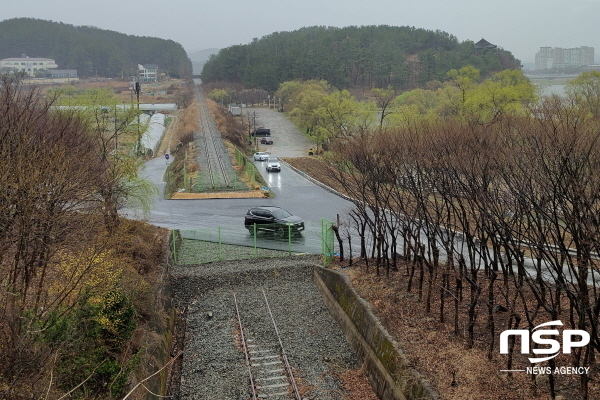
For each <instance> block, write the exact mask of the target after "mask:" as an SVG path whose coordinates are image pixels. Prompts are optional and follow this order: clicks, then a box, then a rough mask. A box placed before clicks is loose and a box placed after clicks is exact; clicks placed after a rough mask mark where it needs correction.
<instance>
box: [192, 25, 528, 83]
mask: <svg viewBox="0 0 600 400" xmlns="http://www.w3.org/2000/svg"><path fill="white" fill-rule="evenodd" d="M466 65H472V66H474V67H475V68H477V69H478V70H479V71H481V73H482V75H484V76H487V75H489V74H490V73H492V72H497V71H501V70H504V69H515V68H519V67H520V62H519V61H518V60H517V59H515V58H514V57H513V55H512V54H511V53H510V52H508V51H505V50H502V49H490V50H485V51H477V50H475V46H474V43H473V42H472V41H469V40H467V41H464V42H459V41H458V40H457V38H456V37H455V36H453V35H451V34H449V33H446V32H442V31H439V30H437V31H431V30H425V29H417V28H414V27H407V26H403V27H394V26H387V25H381V26H361V27H356V26H350V27H346V28H334V27H322V26H315V27H308V28H302V29H299V30H297V31H293V32H275V33H272V34H271V35H267V36H264V37H263V38H261V39H254V40H253V41H252V42H251V43H249V44H246V45H236V46H231V47H228V48H225V49H221V51H219V53H218V54H217V55H215V56H212V57H211V58H210V60H209V61H208V62H207V63H206V64H205V65H204V68H203V70H202V74H201V78H202V81H203V82H204V83H211V82H218V81H227V82H233V83H242V84H244V85H245V86H246V87H260V88H263V89H266V90H269V91H272V90H275V89H277V87H278V86H279V84H280V83H282V82H285V81H289V80H295V79H302V80H310V79H317V80H326V81H327V82H329V84H331V85H332V86H335V87H337V88H339V89H344V88H351V87H369V88H373V87H380V88H383V87H387V86H389V85H392V86H395V87H399V88H408V87H418V86H422V85H424V84H425V83H426V82H429V81H432V80H443V79H444V78H445V76H446V73H447V72H448V71H449V70H451V69H460V68H462V67H464V66H466Z"/></svg>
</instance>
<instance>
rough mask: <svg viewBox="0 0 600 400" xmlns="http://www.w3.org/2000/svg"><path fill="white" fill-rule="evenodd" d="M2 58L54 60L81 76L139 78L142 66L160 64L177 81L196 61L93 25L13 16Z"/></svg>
mask: <svg viewBox="0 0 600 400" xmlns="http://www.w3.org/2000/svg"><path fill="white" fill-rule="evenodd" d="M0 36H1V37H2V40H1V41H0V58H9V57H21V55H22V54H26V55H27V56H30V57H43V58H51V59H54V60H55V61H56V63H57V64H58V66H59V68H60V69H76V70H77V73H78V75H79V76H80V77H82V78H87V77H92V76H101V77H122V76H125V77H128V76H134V75H137V65H138V64H142V65H144V64H156V65H158V67H159V68H161V69H164V70H165V72H166V73H167V74H168V75H169V76H171V77H175V78H183V79H185V78H190V77H191V74H192V63H191V61H190V59H189V58H188V56H187V53H186V51H185V50H184V49H183V47H182V46H181V44H179V43H177V42H174V41H173V40H165V39H160V38H155V37H146V36H144V37H141V36H134V35H126V34H122V33H118V32H114V31H109V30H104V29H99V28H96V27H91V26H74V25H70V24H65V23H60V22H52V21H45V20H40V19H34V18H13V19H8V20H5V21H1V22H0Z"/></svg>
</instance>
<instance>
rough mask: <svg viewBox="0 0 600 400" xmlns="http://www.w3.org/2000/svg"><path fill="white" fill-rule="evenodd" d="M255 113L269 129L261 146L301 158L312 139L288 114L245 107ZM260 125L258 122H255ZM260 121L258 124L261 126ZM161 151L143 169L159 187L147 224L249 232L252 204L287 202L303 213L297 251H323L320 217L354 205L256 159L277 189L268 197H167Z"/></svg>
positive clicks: (276, 153)
mask: <svg viewBox="0 0 600 400" xmlns="http://www.w3.org/2000/svg"><path fill="white" fill-rule="evenodd" d="M245 112H251V113H252V114H253V115H254V113H255V112H256V119H257V121H260V124H261V125H262V126H265V127H268V128H271V132H272V138H273V140H274V144H273V145H269V146H261V148H260V151H267V152H269V153H271V154H272V155H274V156H277V157H299V156H304V155H306V154H307V151H308V149H309V148H310V147H311V143H310V142H309V141H308V140H307V139H306V138H305V137H304V136H303V135H302V134H301V133H300V132H299V131H298V130H297V129H296V127H295V126H294V125H293V124H291V123H290V122H289V121H287V119H286V118H285V116H284V114H282V113H279V112H277V111H274V110H267V109H264V108H263V109H246V111H245ZM257 124H258V122H257ZM257 126H258V125H257ZM162 157H164V156H163V155H160V157H157V158H154V159H152V160H149V161H147V162H146V164H145V167H146V168H145V170H144V171H143V172H142V173H141V175H142V176H145V177H146V178H147V179H149V180H151V181H152V182H153V183H154V184H155V185H156V186H157V188H158V190H159V195H158V196H156V201H155V204H154V207H153V208H152V210H151V211H150V215H148V216H147V220H148V222H149V223H151V224H153V225H157V226H161V227H165V228H170V229H181V230H187V229H215V228H216V227H219V226H220V227H222V228H223V230H224V232H225V234H227V233H228V232H231V234H239V235H242V234H243V235H247V236H249V235H248V233H247V231H246V229H245V228H244V225H243V222H244V215H245V214H246V212H247V210H248V208H250V207H253V206H259V205H274V206H279V207H283V208H285V209H286V210H288V211H289V212H291V213H292V214H294V215H298V216H300V217H302V218H303V219H304V221H305V224H306V230H305V232H304V233H303V238H302V241H301V243H300V244H299V245H300V246H301V247H303V248H297V247H296V248H295V251H304V252H307V253H315V252H319V251H320V250H321V241H320V236H321V219H322V218H327V219H329V220H330V221H334V220H335V218H336V215H337V214H340V215H344V214H346V213H347V212H348V211H349V210H350V209H351V207H352V204H351V203H350V202H348V201H346V200H344V199H342V198H340V197H338V196H336V195H335V194H333V193H330V192H329V191H327V190H325V189H323V188H321V187H320V186H317V185H315V184H314V183H312V182H310V181H309V180H308V179H306V178H305V177H303V176H302V175H301V174H298V173H297V172H295V171H293V170H291V169H290V168H288V167H287V166H286V165H284V164H282V168H281V172H271V173H268V172H266V170H265V163H264V162H260V161H255V165H256V166H257V168H258V170H259V171H260V172H261V174H262V176H263V177H264V178H265V181H266V182H267V184H268V185H269V187H270V188H271V191H272V192H273V194H274V197H273V198H268V199H266V198H265V199H202V200H165V199H164V198H163V193H164V188H165V183H164V182H163V174H164V172H165V169H166V167H167V162H166V161H165V159H164V158H162Z"/></svg>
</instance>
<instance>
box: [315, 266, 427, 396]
mask: <svg viewBox="0 0 600 400" xmlns="http://www.w3.org/2000/svg"><path fill="white" fill-rule="evenodd" d="M313 271H314V277H315V283H316V285H317V287H318V288H319V291H320V292H321V295H322V296H323V299H324V300H325V303H326V304H327V307H328V308H329V310H330V312H331V314H332V315H333V316H334V318H335V319H336V320H337V321H338V323H339V325H340V327H341V329H342V330H343V331H344V333H345V335H346V338H347V340H348V342H349V343H350V346H351V347H352V349H353V350H354V351H355V352H356V355H357V357H358V359H359V361H360V362H362V363H363V365H364V366H365V369H366V372H367V375H368V377H369V380H370V382H371V386H372V387H373V390H374V391H375V393H376V394H377V395H378V396H379V398H380V399H382V400H409V399H437V398H438V395H437V394H436V392H435V391H434V390H433V389H432V388H431V386H430V385H429V384H428V383H427V382H426V380H425V379H424V377H423V376H422V375H420V374H419V373H418V372H417V371H416V370H415V369H413V368H411V367H410V365H409V363H408V360H407V359H406V357H404V355H403V354H402V352H401V350H400V349H399V347H398V345H397V343H396V342H395V341H394V340H393V339H392V338H391V336H390V335H389V334H388V333H387V331H386V330H385V328H384V327H383V326H382V325H381V323H380V322H379V320H378V319H377V318H376V317H375V316H374V315H373V313H372V311H371V307H370V306H369V304H368V303H367V302H366V301H365V300H363V299H362V298H361V297H360V296H359V295H358V294H357V293H356V291H355V290H354V288H353V287H352V285H351V283H350V280H349V279H348V277H347V276H346V275H344V274H341V273H339V272H336V271H334V270H331V269H326V268H322V267H319V266H315V267H314V269H313Z"/></svg>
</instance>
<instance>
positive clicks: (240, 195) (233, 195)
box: [171, 190, 268, 200]
mask: <svg viewBox="0 0 600 400" xmlns="http://www.w3.org/2000/svg"><path fill="white" fill-rule="evenodd" d="M262 197H268V196H266V195H265V194H264V193H262V192H260V191H258V190H246V191H242V192H212V193H208V192H205V193H186V192H181V193H179V192H178V193H174V194H173V196H172V197H171V199H172V200H184V199H249V198H262Z"/></svg>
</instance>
